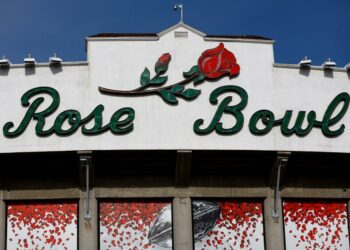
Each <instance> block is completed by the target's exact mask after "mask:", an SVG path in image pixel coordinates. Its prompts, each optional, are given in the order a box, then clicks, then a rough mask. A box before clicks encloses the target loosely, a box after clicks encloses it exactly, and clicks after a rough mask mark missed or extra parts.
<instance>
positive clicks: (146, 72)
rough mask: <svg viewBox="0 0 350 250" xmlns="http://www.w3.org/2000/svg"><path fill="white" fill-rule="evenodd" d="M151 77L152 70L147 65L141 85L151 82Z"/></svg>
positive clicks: (142, 75)
mask: <svg viewBox="0 0 350 250" xmlns="http://www.w3.org/2000/svg"><path fill="white" fill-rule="evenodd" d="M149 79H150V72H149V70H148V69H147V67H146V68H145V69H144V71H143V72H142V74H141V78H140V82H141V86H145V85H146V84H147V83H148V82H149Z"/></svg>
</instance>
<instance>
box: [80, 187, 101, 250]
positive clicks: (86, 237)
mask: <svg viewBox="0 0 350 250" xmlns="http://www.w3.org/2000/svg"><path fill="white" fill-rule="evenodd" d="M86 204H87V203H86V197H85V192H83V191H82V192H81V195H80V201H79V249H84V250H96V249H98V224H97V223H98V208H97V206H98V203H97V200H96V198H95V195H94V192H93V190H92V191H91V197H90V211H91V216H92V217H91V219H90V220H85V219H84V213H85V209H86Z"/></svg>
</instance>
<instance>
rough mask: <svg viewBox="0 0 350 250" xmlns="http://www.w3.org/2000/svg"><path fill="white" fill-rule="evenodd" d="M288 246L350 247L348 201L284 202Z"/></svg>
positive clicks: (317, 247) (315, 247)
mask: <svg viewBox="0 0 350 250" xmlns="http://www.w3.org/2000/svg"><path fill="white" fill-rule="evenodd" d="M283 214H284V230H285V241H286V248H287V250H288V249H310V250H311V249H342V250H343V249H349V230H348V219H347V218H348V216H347V204H346V202H336V201H334V202H300V201H285V202H283Z"/></svg>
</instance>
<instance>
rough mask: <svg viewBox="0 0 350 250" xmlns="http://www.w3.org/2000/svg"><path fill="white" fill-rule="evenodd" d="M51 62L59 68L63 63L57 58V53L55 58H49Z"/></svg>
mask: <svg viewBox="0 0 350 250" xmlns="http://www.w3.org/2000/svg"><path fill="white" fill-rule="evenodd" d="M49 62H50V65H52V66H59V65H61V63H62V59H61V58H59V57H57V55H56V53H54V54H53V56H51V57H50V58H49Z"/></svg>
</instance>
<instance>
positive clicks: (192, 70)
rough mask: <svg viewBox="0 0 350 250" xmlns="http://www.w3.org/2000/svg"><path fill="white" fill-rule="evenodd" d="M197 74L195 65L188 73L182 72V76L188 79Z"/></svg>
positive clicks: (197, 70)
mask: <svg viewBox="0 0 350 250" xmlns="http://www.w3.org/2000/svg"><path fill="white" fill-rule="evenodd" d="M197 72H199V69H198V66H197V65H195V66H193V67H192V68H191V69H190V70H189V71H187V72H184V73H183V75H184V76H185V77H190V76H192V75H193V74H195V73H197Z"/></svg>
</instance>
